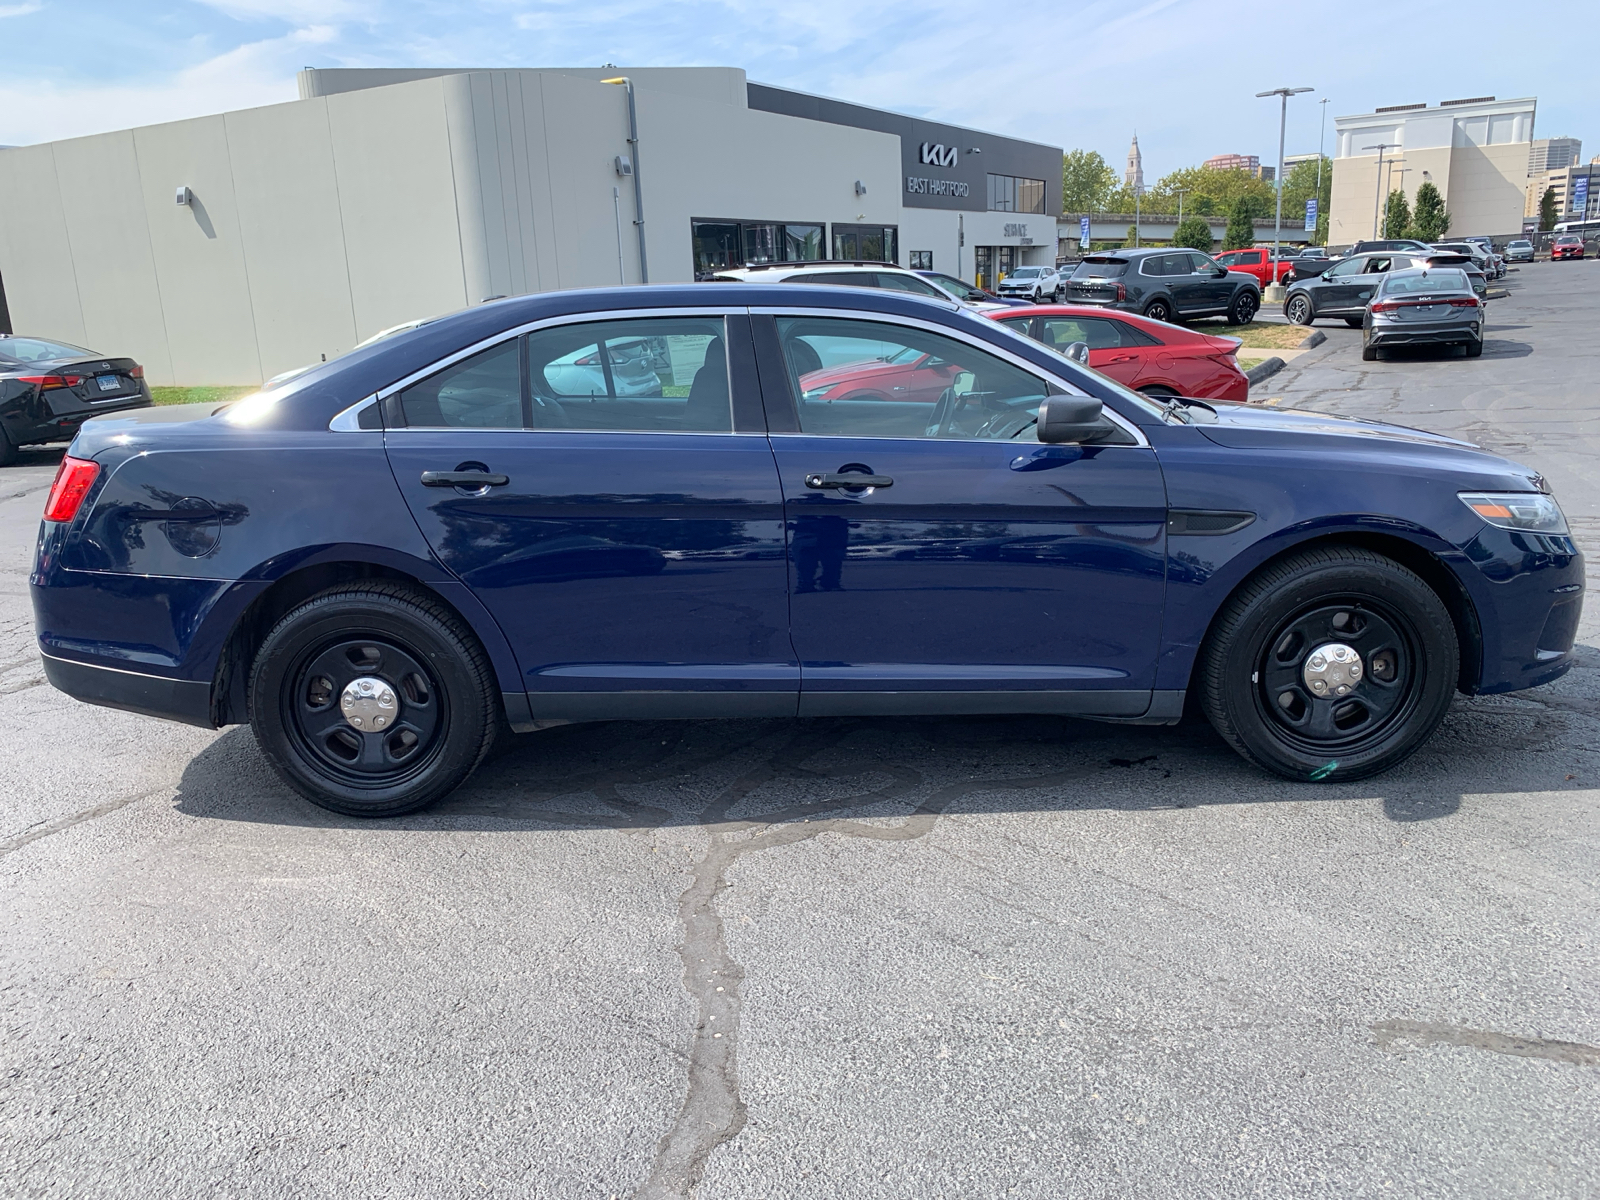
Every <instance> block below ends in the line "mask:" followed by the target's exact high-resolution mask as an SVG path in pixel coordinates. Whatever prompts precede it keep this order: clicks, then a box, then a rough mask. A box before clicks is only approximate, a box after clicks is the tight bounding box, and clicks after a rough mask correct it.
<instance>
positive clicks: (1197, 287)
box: [1067, 249, 1261, 325]
mask: <svg viewBox="0 0 1600 1200" xmlns="http://www.w3.org/2000/svg"><path fill="white" fill-rule="evenodd" d="M1067 303H1068V304H1097V305H1100V306H1101V307H1103V308H1119V309H1121V310H1122V311H1123V312H1136V313H1140V314H1142V315H1143V316H1146V317H1150V318H1151V319H1152V320H1156V321H1182V320H1186V319H1187V318H1189V317H1214V316H1225V317H1227V318H1228V324H1230V325H1243V324H1245V323H1246V322H1247V321H1249V320H1250V319H1251V318H1252V317H1254V316H1255V315H1256V313H1257V312H1258V311H1259V310H1260V308H1261V285H1260V284H1259V283H1257V282H1256V279H1255V276H1253V275H1246V274H1244V273H1243V272H1242V271H1230V270H1228V269H1227V268H1226V267H1224V266H1222V265H1221V264H1219V263H1217V262H1216V261H1214V260H1213V259H1211V258H1210V257H1208V256H1207V255H1204V254H1201V253H1200V252H1199V251H1198V250H1166V249H1163V250H1106V251H1102V252H1101V253H1099V254H1090V255H1086V256H1085V257H1084V260H1083V261H1082V262H1081V263H1079V264H1078V269H1077V270H1075V271H1074V272H1073V273H1072V278H1071V279H1069V280H1068V281H1067Z"/></svg>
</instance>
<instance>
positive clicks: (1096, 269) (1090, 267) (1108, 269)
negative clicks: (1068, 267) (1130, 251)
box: [1072, 258, 1128, 279]
mask: <svg viewBox="0 0 1600 1200" xmlns="http://www.w3.org/2000/svg"><path fill="white" fill-rule="evenodd" d="M1127 270H1128V260H1127V259H1125V258H1086V259H1084V260H1083V261H1082V262H1081V263H1079V264H1078V269H1077V270H1075V271H1074V272H1073V273H1072V277H1073V278H1074V279H1121V278H1122V276H1123V275H1124V274H1125V273H1126V272H1127Z"/></svg>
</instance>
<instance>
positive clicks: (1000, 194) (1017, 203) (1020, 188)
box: [989, 175, 1044, 213]
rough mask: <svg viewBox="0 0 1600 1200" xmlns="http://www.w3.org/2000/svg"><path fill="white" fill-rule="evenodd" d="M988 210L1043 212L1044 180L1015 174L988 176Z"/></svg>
mask: <svg viewBox="0 0 1600 1200" xmlns="http://www.w3.org/2000/svg"><path fill="white" fill-rule="evenodd" d="M989 211H990V212H1015V213H1042V212H1044V180H1042V179H1024V178H1019V177H1018V176H1015V175H990V176H989Z"/></svg>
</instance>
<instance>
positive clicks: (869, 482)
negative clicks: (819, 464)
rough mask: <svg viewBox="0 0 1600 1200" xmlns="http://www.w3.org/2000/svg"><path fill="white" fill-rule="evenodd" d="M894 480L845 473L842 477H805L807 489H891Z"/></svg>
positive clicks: (878, 476) (885, 477) (882, 476)
mask: <svg viewBox="0 0 1600 1200" xmlns="http://www.w3.org/2000/svg"><path fill="white" fill-rule="evenodd" d="M893 485H894V480H893V479H891V478H889V476H887V475H861V474H857V473H855V472H846V473H845V474H842V475H807V476H806V486H807V487H808V488H881V487H892V486H893Z"/></svg>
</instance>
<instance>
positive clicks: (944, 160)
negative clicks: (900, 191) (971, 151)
mask: <svg viewBox="0 0 1600 1200" xmlns="http://www.w3.org/2000/svg"><path fill="white" fill-rule="evenodd" d="M922 161H923V162H925V163H927V164H928V165H929V166H934V167H953V166H955V165H956V148H955V147H954V146H945V145H941V144H940V143H938V142H923V143H922Z"/></svg>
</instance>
